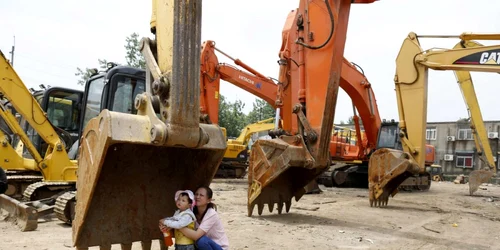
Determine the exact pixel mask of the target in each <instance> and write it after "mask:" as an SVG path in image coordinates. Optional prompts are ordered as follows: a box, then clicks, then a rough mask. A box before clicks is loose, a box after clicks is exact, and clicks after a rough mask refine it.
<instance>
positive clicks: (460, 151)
mask: <svg viewBox="0 0 500 250" xmlns="http://www.w3.org/2000/svg"><path fill="white" fill-rule="evenodd" d="M484 123H485V127H486V131H487V132H497V133H498V134H500V121H485V122H484ZM336 125H337V124H336ZM338 126H344V127H349V128H354V125H352V124H342V125H340V124H338ZM433 129H435V132H432V130H433ZM449 136H454V137H455V138H454V139H455V140H454V141H453V140H449V139H448V137H449ZM426 139H428V140H427V144H431V145H433V146H434V147H435V148H436V157H435V163H436V164H439V165H441V166H442V167H443V173H444V174H445V175H459V174H464V175H468V174H469V173H470V172H471V171H472V170H474V169H478V168H479V167H481V166H482V165H481V164H483V165H484V163H482V162H481V160H480V159H479V155H478V152H477V149H476V146H475V143H474V139H473V137H472V133H471V130H470V123H469V122H467V121H460V122H459V121H450V122H429V123H427V131H426ZM488 141H489V143H490V146H491V149H492V152H493V156H495V157H497V158H499V155H498V153H499V151H500V142H499V139H498V138H494V139H488ZM445 155H453V159H452V160H445ZM495 164H496V167H497V169H499V166H500V164H499V163H498V160H497V162H495Z"/></svg>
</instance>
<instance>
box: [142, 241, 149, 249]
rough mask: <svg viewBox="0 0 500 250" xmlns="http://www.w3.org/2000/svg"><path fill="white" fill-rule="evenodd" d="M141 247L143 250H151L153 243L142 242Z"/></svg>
mask: <svg viewBox="0 0 500 250" xmlns="http://www.w3.org/2000/svg"><path fill="white" fill-rule="evenodd" d="M141 247H142V250H151V241H150V240H143V241H141Z"/></svg>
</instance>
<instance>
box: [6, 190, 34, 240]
mask: <svg viewBox="0 0 500 250" xmlns="http://www.w3.org/2000/svg"><path fill="white" fill-rule="evenodd" d="M0 208H1V209H0V216H1V217H2V218H3V219H4V220H6V221H11V222H12V223H13V224H15V225H17V226H18V227H19V229H20V230H21V231H23V232H25V231H33V230H35V229H36V228H37V226H38V214H37V213H36V209H35V208H33V207H30V206H27V205H25V204H23V203H22V202H20V201H18V200H16V199H14V198H11V197H9V196H7V195H5V194H1V195H0Z"/></svg>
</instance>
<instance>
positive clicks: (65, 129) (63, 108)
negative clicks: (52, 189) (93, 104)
mask: <svg viewBox="0 0 500 250" xmlns="http://www.w3.org/2000/svg"><path fill="white" fill-rule="evenodd" d="M33 97H34V98H35V100H37V102H38V104H39V105H40V106H41V108H42V109H43V110H44V111H45V112H46V114H47V119H48V122H50V123H51V124H52V125H53V127H54V129H55V130H56V132H57V133H58V135H59V137H60V138H61V139H62V140H61V141H62V142H63V143H64V146H65V148H66V151H68V150H69V148H70V147H71V146H72V145H73V144H74V142H75V141H77V140H78V132H79V131H80V121H79V120H80V112H81V110H80V109H81V103H82V98H83V91H81V90H75V89H68V88H63V87H50V88H48V89H45V90H39V91H36V92H34V93H33ZM39 122H40V123H42V122H46V121H39ZM19 123H20V125H21V127H22V128H23V130H24V131H26V134H27V135H28V137H29V139H30V141H31V142H32V143H33V145H34V146H35V148H36V150H37V151H38V152H39V153H40V155H41V156H42V157H44V155H45V153H46V151H47V147H48V144H47V143H46V142H45V141H44V140H42V138H41V137H40V135H38V133H37V132H36V130H35V129H34V128H33V127H32V126H31V125H30V124H29V123H28V122H27V121H26V119H25V118H23V117H21V119H20V120H19ZM18 142H19V138H16V139H15V141H14V142H13V145H17V143H18ZM22 155H23V157H24V158H29V159H32V158H33V156H32V155H31V154H30V153H29V152H28V150H27V149H26V148H25V147H24V148H23V154H22Z"/></svg>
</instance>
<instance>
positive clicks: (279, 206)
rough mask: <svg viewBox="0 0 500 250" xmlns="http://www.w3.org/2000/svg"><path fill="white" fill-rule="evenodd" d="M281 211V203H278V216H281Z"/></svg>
mask: <svg viewBox="0 0 500 250" xmlns="http://www.w3.org/2000/svg"><path fill="white" fill-rule="evenodd" d="M282 211H283V203H282V202H281V201H280V202H278V214H281V212H282Z"/></svg>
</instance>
